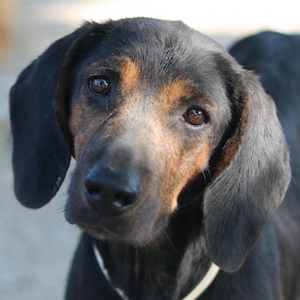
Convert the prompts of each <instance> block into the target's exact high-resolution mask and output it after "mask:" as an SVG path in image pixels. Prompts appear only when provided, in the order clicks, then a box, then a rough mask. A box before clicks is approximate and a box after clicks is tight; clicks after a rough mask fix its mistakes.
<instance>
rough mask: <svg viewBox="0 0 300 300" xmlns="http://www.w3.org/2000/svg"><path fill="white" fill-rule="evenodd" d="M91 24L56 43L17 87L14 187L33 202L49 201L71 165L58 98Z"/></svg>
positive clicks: (36, 205) (33, 204)
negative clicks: (71, 58)
mask: <svg viewBox="0 0 300 300" xmlns="http://www.w3.org/2000/svg"><path fill="white" fill-rule="evenodd" d="M91 27H93V24H92V23H87V24H85V25H84V26H83V27H81V28H79V29H78V30H76V31H74V32H73V33H72V34H70V35H68V36H66V37H64V38H62V39H60V40H58V41H56V42H55V43H54V44H52V45H51V46H50V47H49V48H48V49H47V50H46V51H45V52H44V53H43V54H42V55H41V56H40V57H39V58H38V59H36V60H35V61H33V62H32V63H31V64H30V65H29V66H28V67H27V68H26V69H25V70H24V71H23V72H22V73H21V74H20V76H19V78H18V79H17V81H16V83H15V84H14V86H13V87H12V88H11V91H10V120H11V130H12V138H13V158H12V163H13V172H14V190H15V194H16V196H17V198H18V200H19V201H20V202H21V203H22V204H23V205H25V206H27V207H31V208H39V207H42V206H43V205H45V204H47V203H48V202H49V201H50V200H51V199H52V198H53V197H54V196H55V194H56V192H57V191H58V189H59V187H60V185H61V183H62V182H63V179H64V177H65V174H66V171H67V169H68V166H69V162H70V151H69V147H68V145H67V143H66V142H65V140H64V138H63V135H62V134H61V129H60V128H59V126H58V122H57V120H56V113H55V109H54V106H55V99H56V96H57V95H56V94H57V88H58V84H59V81H60V76H61V75H60V74H61V69H62V66H63V64H64V61H65V60H66V59H67V57H68V56H69V52H70V49H71V48H72V45H74V43H76V41H77V40H78V39H79V38H80V37H81V36H83V35H86V34H87V32H88V31H90V30H91ZM66 88H67V87H66Z"/></svg>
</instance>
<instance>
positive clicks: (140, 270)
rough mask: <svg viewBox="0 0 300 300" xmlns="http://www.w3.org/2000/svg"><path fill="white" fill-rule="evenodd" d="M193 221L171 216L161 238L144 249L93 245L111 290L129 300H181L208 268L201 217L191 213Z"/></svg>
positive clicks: (120, 244)
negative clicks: (113, 289) (101, 261)
mask: <svg viewBox="0 0 300 300" xmlns="http://www.w3.org/2000/svg"><path fill="white" fill-rule="evenodd" d="M178 218H179V219H180V220H178ZM194 218H196V219H198V220H195V219H193V220H191V216H189V218H185V214H184V213H183V214H178V215H176V216H174V220H171V221H170V224H169V226H168V228H166V230H165V231H164V232H163V233H162V234H161V236H160V237H159V238H158V239H156V240H154V241H153V242H152V243H151V244H149V245H147V246H145V247H140V248H135V247H132V246H128V245H125V244H124V243H120V242H112V241H110V242H107V241H95V244H96V245H97V248H98V251H99V252H100V253H101V257H102V259H103V264H104V268H105V269H106V270H107V272H108V273H109V277H110V280H111V282H112V284H113V286H115V287H116V288H118V289H120V290H122V291H123V292H124V294H125V295H126V296H127V297H128V298H129V299H130V300H132V299H144V300H150V299H151V300H152V299H157V300H159V299H182V298H184V297H185V296H186V295H187V294H188V293H189V292H190V291H191V290H192V289H193V288H194V287H195V286H196V285H197V283H198V282H199V281H200V280H201V279H202V278H203V277H204V275H205V274H206V272H207V270H208V268H209V266H210V264H211V261H210V260H209V258H208V256H207V252H206V247H205V241H204V237H203V235H202V233H201V220H202V216H201V215H200V213H197V212H195V213H194ZM189 222H192V223H193V224H198V228H196V227H195V225H194V226H189V224H188V223H189Z"/></svg>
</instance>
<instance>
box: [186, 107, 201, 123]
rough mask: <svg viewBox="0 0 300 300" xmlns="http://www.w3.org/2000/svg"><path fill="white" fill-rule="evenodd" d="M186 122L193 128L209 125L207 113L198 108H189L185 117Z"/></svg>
mask: <svg viewBox="0 0 300 300" xmlns="http://www.w3.org/2000/svg"><path fill="white" fill-rule="evenodd" d="M183 118H184V120H185V122H187V123H188V124H190V125H193V126H199V125H202V124H204V123H207V116H206V113H205V112H204V111H203V110H201V109H200V108H197V107H191V108H189V109H188V110H187V111H186V112H185V113H184V115H183Z"/></svg>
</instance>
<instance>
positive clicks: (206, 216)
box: [10, 18, 300, 300]
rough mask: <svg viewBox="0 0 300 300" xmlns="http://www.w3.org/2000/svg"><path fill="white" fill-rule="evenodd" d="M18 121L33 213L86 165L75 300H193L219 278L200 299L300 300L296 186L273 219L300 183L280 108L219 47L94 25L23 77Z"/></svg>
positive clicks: (133, 27) (180, 34)
mask: <svg viewBox="0 0 300 300" xmlns="http://www.w3.org/2000/svg"><path fill="white" fill-rule="evenodd" d="M244 51H245V50H244V49H241V50H238V51H237V53H239V52H241V53H242V52H244ZM262 51H263V50H262ZM266 76H268V74H266ZM285 76H286V77H288V76H289V74H285ZM95 79H96V81H95ZM97 80H98V81H97ZM99 80H100V81H101V80H102V81H101V83H102V84H104V86H105V85H106V84H107V85H108V86H109V89H108V90H107V91H105V92H103V93H100V94H99V93H98V94H97V89H96V90H95V89H94V85H96V83H97V82H99ZM95 82H96V83H95ZM288 95H289V94H288V93H287V94H286V97H285V98H284V100H283V101H287V100H289V99H288ZM191 109H196V110H197V111H198V112H199V111H200V112H201V114H202V115H203V116H205V117H204V118H203V122H202V124H200V125H197V126H196V125H192V124H189V122H190V121H189V119H188V117H187V112H188V111H190V110H191ZM10 110H11V126H12V134H13V170H14V175H15V192H16V196H17V198H18V199H19V201H20V202H21V203H22V204H24V205H25V206H28V207H32V208H39V207H41V206H43V205H45V204H46V203H48V202H49V201H50V200H51V199H52V198H53V197H54V195H55V194H56V192H57V190H58V189H59V186H60V184H61V183H62V181H63V178H64V176H65V173H66V171H67V169H68V166H69V160H70V157H71V156H72V155H73V156H74V157H75V159H76V167H75V171H74V173H73V176H72V179H71V184H70V188H69V197H68V201H67V204H66V209H65V213H66V218H67V220H68V221H69V222H70V223H72V224H76V225H78V226H79V227H80V228H82V229H83V231H84V233H83V235H82V238H81V240H80V243H79V246H78V249H77V251H76V253H75V257H74V260H73V265H72V268H71V271H70V275H69V281H68V287H67V292H66V299H67V300H80V299H82V300H96V299H120V296H119V295H118V293H116V290H115V288H116V287H118V288H120V289H122V290H123V292H124V294H125V295H127V297H128V298H129V299H139V300H140V299H143V300H153V299H157V300H159V299H168V300H170V299H172V300H175V299H182V298H183V297H184V296H186V295H187V294H188V293H189V292H190V291H191V289H193V287H194V286H195V285H196V284H197V283H198V282H199V281H200V280H201V278H202V277H203V276H204V274H205V272H206V271H207V269H208V266H209V265H210V264H211V262H214V263H215V264H217V265H218V266H219V267H220V268H221V269H222V271H221V272H220V273H219V274H218V276H217V278H216V279H215V280H214V282H213V283H212V285H211V286H210V287H209V288H208V289H207V291H206V292H205V293H204V294H203V295H202V296H200V297H199V298H198V299H201V300H204V299H210V300H217V299H218V300H219V299H230V300H241V299H243V300H247V299H249V300H256V299H257V300H262V299H264V300H271V299H272V300H275V299H276V300H281V299H285V300H292V299H297V297H300V291H299V288H298V285H299V283H300V281H299V275H298V274H299V272H298V270H299V258H298V256H299V255H298V253H299V250H300V243H299V220H300V213H299V207H300V206H299V203H298V201H297V200H298V199H296V196H297V193H296V192H295V188H296V186H295V184H294V185H292V186H291V190H289V192H288V194H287V195H288V197H287V198H286V200H285V202H284V204H283V205H281V207H280V209H278V210H277V212H276V213H275V214H274V212H275V210H276V209H277V208H278V206H279V205H280V204H281V202H282V200H283V199H284V196H285V193H286V190H287V187H288V184H289V182H290V166H289V153H288V150H287V146H286V143H285V138H284V135H283V133H282V129H281V126H280V124H279V121H278V119H277V116H276V109H275V105H274V103H273V101H272V99H271V98H270V97H269V96H268V95H267V94H266V93H265V92H264V90H263V88H262V87H261V85H260V83H259V80H258V79H257V77H256V76H255V75H253V73H252V72H250V71H246V70H244V69H243V68H242V67H241V66H240V65H239V64H238V63H237V62H236V61H235V60H234V59H233V58H232V57H231V56H230V55H229V54H228V53H227V52H226V51H225V50H224V49H223V48H222V47H221V46H219V45H218V44H217V43H216V42H214V41H212V40H211V39H209V38H208V37H206V36H204V35H202V34H200V33H199V32H197V31H194V30H192V29H190V28H189V27H187V26H186V25H184V24H183V23H181V22H170V21H161V20H155V19H147V18H135V19H123V20H119V21H108V22H106V23H103V24H98V23H93V22H89V23H86V24H85V25H83V26H82V27H81V28H79V29H78V30H76V31H75V32H74V33H72V34H70V35H68V36H66V37H64V38H62V39H60V40H58V41H56V42H55V43H54V44H53V45H52V46H51V47H50V48H49V49H47V50H46V51H45V52H44V53H43V54H42V55H41V56H40V57H39V58H38V59H36V60H35V61H33V62H32V63H31V65H29V67H27V68H26V69H25V70H24V71H23V72H22V73H21V75H20V77H19V78H18V80H17V82H16V84H15V85H14V86H13V88H12V90H11V95H10ZM192 120H193V119H192ZM93 245H96V246H97V248H98V250H99V251H100V253H101V255H102V257H103V259H104V264H105V267H106V268H107V269H108V272H109V274H110V277H111V280H112V283H109V282H107V280H106V279H105V277H104V275H103V273H102V271H101V270H100V268H99V266H98V265H97V262H96V259H95V256H94V253H93V251H92V247H93Z"/></svg>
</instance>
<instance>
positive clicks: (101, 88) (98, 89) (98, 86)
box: [89, 77, 111, 95]
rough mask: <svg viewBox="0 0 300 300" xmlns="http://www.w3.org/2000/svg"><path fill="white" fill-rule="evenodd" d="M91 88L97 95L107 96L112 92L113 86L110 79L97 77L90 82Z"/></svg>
mask: <svg viewBox="0 0 300 300" xmlns="http://www.w3.org/2000/svg"><path fill="white" fill-rule="evenodd" d="M89 87H90V89H91V90H92V92H93V93H95V94H96V95H107V94H108V93H109V92H110V88H111V84H110V81H109V80H108V78H105V77H96V78H92V79H91V80H90V82H89Z"/></svg>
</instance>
